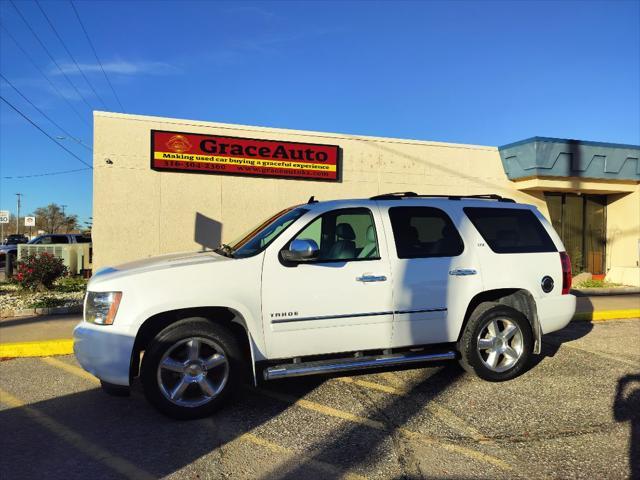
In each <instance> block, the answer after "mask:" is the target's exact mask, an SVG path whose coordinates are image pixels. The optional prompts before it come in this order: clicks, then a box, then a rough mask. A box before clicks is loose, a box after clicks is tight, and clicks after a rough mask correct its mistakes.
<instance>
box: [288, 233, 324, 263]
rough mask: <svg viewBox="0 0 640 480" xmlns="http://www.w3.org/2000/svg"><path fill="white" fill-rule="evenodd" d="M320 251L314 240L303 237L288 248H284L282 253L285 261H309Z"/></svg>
mask: <svg viewBox="0 0 640 480" xmlns="http://www.w3.org/2000/svg"><path fill="white" fill-rule="evenodd" d="M318 253H320V248H318V244H317V243H316V242H315V241H314V240H310V239H308V238H302V239H299V240H294V241H293V242H291V244H290V245H289V249H288V250H282V251H281V252H280V255H281V256H282V259H283V260H284V261H285V262H307V261H309V260H313V259H314V258H316V257H317V256H318Z"/></svg>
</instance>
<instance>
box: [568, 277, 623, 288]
mask: <svg viewBox="0 0 640 480" xmlns="http://www.w3.org/2000/svg"><path fill="white" fill-rule="evenodd" d="M621 286H622V285H620V284H619V283H611V282H605V281H604V280H593V279H591V280H584V281H582V282H580V283H579V284H578V285H576V287H577V288H613V287H621Z"/></svg>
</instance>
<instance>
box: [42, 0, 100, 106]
mask: <svg viewBox="0 0 640 480" xmlns="http://www.w3.org/2000/svg"><path fill="white" fill-rule="evenodd" d="M35 2H36V5H38V8H39V9H40V11H41V12H42V15H44V18H45V19H46V20H47V23H48V24H49V26H50V27H51V30H53V33H55V34H56V37H58V40H60V43H61V44H62V47H63V48H64V50H65V51H66V52H67V55H69V57H70V58H71V60H72V61H73V63H74V64H75V66H76V68H77V69H78V71H79V72H80V74H81V75H82V78H84V81H85V82H87V85H89V88H90V89H91V91H92V92H93V93H94V95H95V96H96V97H97V98H98V100H100V103H102V106H103V107H104V108H107V104H106V103H105V102H104V100H103V99H102V97H100V95H99V94H98V92H96V89H95V88H93V85H92V84H91V82H90V81H89V79H88V78H87V76H86V75H85V73H84V71H83V70H82V69H81V68H80V65H78V62H76V59H75V57H74V56H73V55H72V54H71V52H70V51H69V49H68V48H67V45H66V43H64V40H62V37H61V36H60V34H59V33H58V30H56V27H54V26H53V23H52V22H51V20H50V19H49V16H48V15H47V14H46V12H45V11H44V9H43V8H42V5H40V2H39V1H38V0H35Z"/></svg>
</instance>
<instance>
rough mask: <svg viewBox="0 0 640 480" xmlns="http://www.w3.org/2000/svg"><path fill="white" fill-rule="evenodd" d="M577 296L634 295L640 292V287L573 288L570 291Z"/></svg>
mask: <svg viewBox="0 0 640 480" xmlns="http://www.w3.org/2000/svg"><path fill="white" fill-rule="evenodd" d="M569 293H571V294H572V295H575V296H576V297H599V296H603V297H607V296H609V295H633V294H638V293H640V287H612V288H572V289H571V291H570V292H569Z"/></svg>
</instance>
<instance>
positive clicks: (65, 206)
mask: <svg viewBox="0 0 640 480" xmlns="http://www.w3.org/2000/svg"><path fill="white" fill-rule="evenodd" d="M60 206H61V207H62V224H63V225H64V233H67V231H68V230H69V229H68V228H67V217H66V216H65V214H64V209H65V208H67V206H68V205H60Z"/></svg>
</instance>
